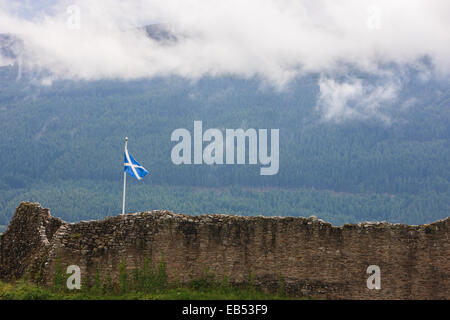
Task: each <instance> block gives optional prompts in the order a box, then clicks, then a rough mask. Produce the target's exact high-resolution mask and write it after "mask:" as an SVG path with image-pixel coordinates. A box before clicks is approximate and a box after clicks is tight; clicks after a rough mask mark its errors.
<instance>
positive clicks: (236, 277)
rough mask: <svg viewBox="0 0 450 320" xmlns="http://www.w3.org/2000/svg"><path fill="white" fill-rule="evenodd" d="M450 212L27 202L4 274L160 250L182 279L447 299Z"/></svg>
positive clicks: (106, 264)
mask: <svg viewBox="0 0 450 320" xmlns="http://www.w3.org/2000/svg"><path fill="white" fill-rule="evenodd" d="M449 221H450V219H449V218H447V219H445V220H442V221H437V222H435V223H432V224H429V225H421V226H407V225H401V224H394V225H393V224H387V223H374V224H370V223H364V224H357V225H344V226H342V227H334V226H332V225H331V224H329V223H325V222H323V221H321V220H317V219H316V218H281V217H240V216H231V215H216V214H214V215H202V216H189V215H183V214H176V213H173V212H168V211H151V212H142V213H135V214H127V215H119V216H116V217H110V218H107V219H105V220H102V221H89V222H79V223H75V224H68V223H65V222H63V221H61V220H59V219H55V218H52V217H51V216H50V215H49V213H48V209H43V208H41V207H40V205H39V204H35V203H22V204H21V205H20V206H19V207H18V209H17V211H16V214H15V216H14V218H13V220H12V221H11V224H10V226H9V227H8V230H7V231H6V232H5V233H4V234H3V236H2V237H1V239H0V253H1V264H0V276H1V277H2V278H10V277H11V276H12V275H14V276H16V277H17V276H20V275H21V274H23V273H25V272H27V271H30V272H31V271H32V272H31V273H33V274H34V277H35V278H39V279H41V280H42V281H44V282H46V283H51V281H52V279H53V274H54V271H55V260H56V258H57V257H60V258H61V260H62V263H63V265H71V264H75V265H78V266H80V268H81V271H82V277H84V278H83V279H85V278H86V275H88V274H89V275H90V277H91V278H92V277H93V276H94V274H95V272H96V271H97V270H99V272H100V274H103V275H106V274H107V273H109V272H110V273H112V275H113V278H116V277H117V275H118V269H119V265H120V264H121V262H122V261H124V260H125V261H126V263H127V266H128V268H130V269H132V268H133V267H134V266H135V263H136V262H137V263H138V264H139V263H142V261H143V259H144V258H145V257H149V258H150V259H151V260H152V261H154V262H155V263H157V262H158V261H160V259H161V257H162V256H164V260H165V262H166V265H167V271H168V273H169V275H170V276H172V277H174V276H175V275H176V276H177V277H181V279H184V280H185V281H188V280H189V279H190V278H191V277H194V278H195V277H200V276H202V275H204V272H205V269H206V268H208V270H209V272H211V273H214V274H215V275H216V277H217V278H218V279H221V277H222V276H224V275H226V276H228V278H229V280H230V281H231V282H234V283H243V282H245V281H247V280H248V279H249V276H250V274H253V276H254V279H255V283H256V285H259V286H261V287H263V288H267V289H275V290H276V288H277V286H278V284H279V280H278V279H279V275H280V274H281V275H282V276H283V278H284V282H285V288H286V289H287V290H288V291H290V292H291V293H293V294H296V295H299V296H300V295H308V296H314V297H319V298H330V299H340V298H345V299H449V298H450V261H449V257H450V244H449ZM27 243H28V244H29V246H27ZM369 265H378V266H379V267H380V269H381V289H380V290H369V289H367V286H366V280H367V278H368V277H369V275H368V274H367V273H366V269H367V267H368V266H369ZM36 273H38V275H39V276H36Z"/></svg>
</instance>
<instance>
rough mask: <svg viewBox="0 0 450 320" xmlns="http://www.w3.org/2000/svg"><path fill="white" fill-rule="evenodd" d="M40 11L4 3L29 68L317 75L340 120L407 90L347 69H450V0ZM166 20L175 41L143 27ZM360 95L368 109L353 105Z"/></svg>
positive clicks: (59, 5) (78, 3) (7, 29)
mask: <svg viewBox="0 0 450 320" xmlns="http://www.w3.org/2000/svg"><path fill="white" fill-rule="evenodd" d="M35 7H36V5H34V7H33V10H35V12H36V15H35V16H30V15H29V12H30V7H29V4H27V2H26V1H23V2H22V3H20V2H19V3H17V2H14V4H12V2H11V1H9V0H0V33H11V34H15V35H16V36H18V37H19V38H20V39H21V40H23V47H22V49H21V52H20V55H21V57H22V64H23V65H22V68H23V69H24V70H31V71H34V72H40V71H42V72H45V73H46V74H49V75H50V79H74V80H76V79H83V80H96V79H123V80H129V79H137V78H149V77H155V76H167V75H176V76H181V77H185V78H188V79H198V78H200V77H204V76H228V75H231V76H237V77H242V78H253V77H256V78H259V79H261V80H263V81H266V82H268V83H270V84H272V85H273V86H274V87H277V88H281V87H283V86H284V85H285V84H286V83H287V82H289V81H290V80H291V79H292V78H294V77H296V76H302V75H306V74H310V73H318V74H322V75H323V76H322V79H321V82H320V89H321V95H320V101H319V102H320V103H319V104H320V106H319V107H320V108H321V110H323V112H324V118H325V119H340V117H342V116H347V115H348V116H350V117H360V116H362V114H363V113H366V114H373V115H380V104H379V103H378V102H377V101H387V100H388V99H389V98H391V99H395V92H396V91H397V90H398V84H396V81H394V80H390V83H389V84H387V85H380V86H373V84H372V85H371V86H369V87H366V83H365V81H363V80H361V79H359V80H358V79H357V78H353V79H349V80H347V81H344V82H342V81H338V80H336V79H339V78H340V77H342V76H343V75H346V74H348V73H349V70H358V71H361V72H364V73H368V74H373V75H375V76H377V77H379V76H380V75H381V76H382V73H383V72H385V70H386V68H387V67H386V66H390V65H391V66H395V68H403V67H411V66H413V67H416V68H418V69H423V70H422V71H423V75H424V76H426V77H427V78H430V77H433V76H440V77H442V76H444V77H448V75H449V72H450V46H449V45H448V44H449V43H450V2H449V1H447V0H433V1H423V0H396V1H390V0H380V1H365V0H347V1H332V0H303V1H300V0H246V1H238V0H226V1H225V0H135V1H119V0H108V1H107V0H105V1H91V0H73V1H70V2H68V1H60V2H52V1H47V6H46V7H45V8H43V9H42V10H39V11H38V10H37V9H36V8H35ZM26 9H28V10H26ZM44 9H45V10H44ZM21 10H22V11H27V12H28V14H27V15H21V14H20V12H21ZM77 10H78V11H77ZM31 11H32V10H31ZM78 13H79V14H78ZM160 22H163V23H164V25H165V26H166V27H167V28H168V30H169V31H170V32H171V33H172V34H173V35H174V36H175V37H176V38H177V39H178V40H177V41H174V42H164V41H156V40H154V39H151V38H149V37H148V36H147V35H146V33H145V32H144V31H143V30H142V29H141V28H139V27H141V26H143V25H146V24H151V23H160ZM424 57H426V58H427V59H428V61H430V63H429V65H427V66H424V65H423V63H421V61H423V59H424ZM0 61H2V60H0ZM48 79H49V78H47V82H48V81H49V80H48ZM375 97H378V100H377V99H376V98H375ZM358 98H362V101H364V102H365V103H367V105H362V104H361V103H362V102H361V103H357V104H353V105H352V106H350V105H348V104H346V103H344V101H347V102H348V101H351V100H357V99H358Z"/></svg>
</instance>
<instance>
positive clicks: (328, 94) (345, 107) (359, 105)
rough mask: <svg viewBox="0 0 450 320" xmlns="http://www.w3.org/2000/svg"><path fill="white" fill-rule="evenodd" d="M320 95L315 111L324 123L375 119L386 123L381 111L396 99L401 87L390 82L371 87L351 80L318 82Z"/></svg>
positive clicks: (324, 80)
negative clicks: (321, 116)
mask: <svg viewBox="0 0 450 320" xmlns="http://www.w3.org/2000/svg"><path fill="white" fill-rule="evenodd" d="M319 87H320V95H319V99H318V106H317V108H318V109H319V110H320V111H321V113H322V115H323V119H324V120H326V121H335V122H341V121H344V120H349V119H350V120H351V119H362V120H365V119H368V118H377V119H379V120H382V121H384V122H387V123H389V122H390V118H389V116H388V115H387V114H386V113H385V112H384V111H385V110H386V109H388V107H390V106H391V105H392V104H393V103H394V102H395V101H396V99H397V95H398V92H399V90H400V84H399V83H398V82H397V83H394V82H390V81H388V82H387V83H383V84H379V85H376V84H375V85H374V84H372V83H364V82H363V81H362V80H361V79H357V78H352V79H349V80H346V81H343V82H338V81H336V80H334V79H329V78H321V79H320V80H319Z"/></svg>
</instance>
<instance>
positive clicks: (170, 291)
mask: <svg viewBox="0 0 450 320" xmlns="http://www.w3.org/2000/svg"><path fill="white" fill-rule="evenodd" d="M279 299H293V298H292V297H288V296H285V295H280V294H279V293H266V292H262V291H260V290H257V289H254V288H251V287H245V288H236V287H231V286H221V285H219V286H205V287H200V288H199V287H196V286H192V285H190V286H183V287H172V288H167V289H163V290H156V291H155V292H151V293H146V292H139V291H135V290H130V291H128V292H123V293H121V292H107V291H101V292H98V291H97V290H96V289H93V288H90V289H84V288H82V289H81V290H72V291H69V290H67V289H65V290H56V289H54V288H50V287H43V286H39V285H37V284H35V283H32V282H29V281H26V280H23V279H21V280H18V281H16V282H14V283H7V282H0V300H279Z"/></svg>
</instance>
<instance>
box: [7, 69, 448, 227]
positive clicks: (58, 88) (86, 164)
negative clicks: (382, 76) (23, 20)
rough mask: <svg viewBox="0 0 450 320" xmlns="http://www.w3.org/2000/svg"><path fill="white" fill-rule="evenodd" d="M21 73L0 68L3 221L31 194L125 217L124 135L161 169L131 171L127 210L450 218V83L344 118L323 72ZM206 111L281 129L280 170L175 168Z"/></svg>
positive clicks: (246, 124) (232, 121) (64, 211)
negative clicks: (328, 115) (54, 76)
mask: <svg viewBox="0 0 450 320" xmlns="http://www.w3.org/2000/svg"><path fill="white" fill-rule="evenodd" d="M19 75H20V74H19V73H18V70H17V68H16V67H15V66H9V67H1V68H0V121H1V124H2V125H1V130H0V150H1V153H0V161H1V163H2V170H1V171H0V225H2V226H3V228H4V226H6V225H7V224H8V222H9V219H10V218H11V216H12V214H13V212H14V208H15V207H16V206H17V205H18V204H19V202H20V201H23V200H31V201H39V202H41V203H42V204H43V205H44V206H47V207H50V208H51V210H52V215H55V216H59V217H61V218H63V219H65V220H68V221H77V220H81V219H98V218H101V217H104V216H106V215H116V214H118V213H119V212H120V209H121V192H122V177H123V167H122V166H123V139H124V137H125V136H128V137H129V150H130V153H131V154H132V155H133V156H134V157H135V158H136V159H137V160H138V161H139V162H141V164H143V165H144V166H145V167H146V168H147V169H148V170H149V171H150V175H149V176H148V177H146V178H145V179H144V180H143V181H134V180H132V178H130V179H129V189H128V190H129V193H128V201H129V202H128V205H127V211H139V210H151V209H170V210H174V211H182V212H184V213H191V214H200V213H210V212H215V213H234V214H244V215H247V214H248V215H250V214H252V215H254V214H263V215H279V216H284V215H290V216H309V215H312V214H314V215H317V216H318V217H319V218H322V219H324V220H327V221H330V222H333V223H338V224H342V223H347V222H358V221H363V220H388V221H391V222H402V223H409V224H420V223H426V222H431V221H434V220H436V219H441V218H444V217H446V216H448V212H449V209H450V182H449V181H450V165H449V164H450V140H449V139H450V126H449V124H450V90H449V86H448V82H446V81H441V82H436V81H428V82H421V81H419V80H410V81H409V82H408V83H406V84H405V85H404V88H403V90H402V92H401V99H400V102H399V103H398V106H394V107H392V108H390V111H389V117H390V121H389V122H386V121H381V120H377V119H373V118H372V119H365V120H349V121H342V122H334V121H324V120H323V119H322V118H321V115H320V112H319V111H318V109H317V108H316V102H317V95H318V92H319V87H318V76H309V77H303V78H299V79H296V80H295V81H293V82H291V83H289V84H288V85H287V86H286V87H285V88H282V89H281V90H278V89H274V88H272V87H270V86H267V85H265V84H264V83H262V82H260V81H259V80H258V79H249V80H243V79H236V78H202V79H201V80H198V81H188V80H183V79H180V78H160V79H153V80H139V81H129V82H124V81H115V80H110V81H96V82H83V81H79V82H72V81H55V82H53V83H52V84H51V85H42V83H41V82H40V80H37V79H35V78H34V77H33V76H32V75H26V74H22V75H20V76H19ZM40 79H42V78H40ZM410 79H416V78H415V77H410ZM401 101H414V103H412V104H411V105H408V106H405V105H404V104H403V105H401ZM194 120H202V121H203V127H204V129H207V128H219V129H222V130H225V128H231V129H235V128H244V129H246V128H256V129H263V128H267V129H271V128H277V129H280V169H279V173H278V174H277V175H273V176H261V175H260V174H259V168H260V166H259V165H258V166H254V165H253V166H250V165H213V166H207V165H201V166H194V165H181V166H176V165H174V164H173V163H172V161H171V158H170V152H171V148H172V147H173V146H174V145H175V143H174V142H171V141H170V135H171V133H172V131H173V130H174V129H177V128H186V129H188V130H190V131H192V130H193V122H194ZM205 145H206V144H205ZM0 231H1V230H0Z"/></svg>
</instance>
